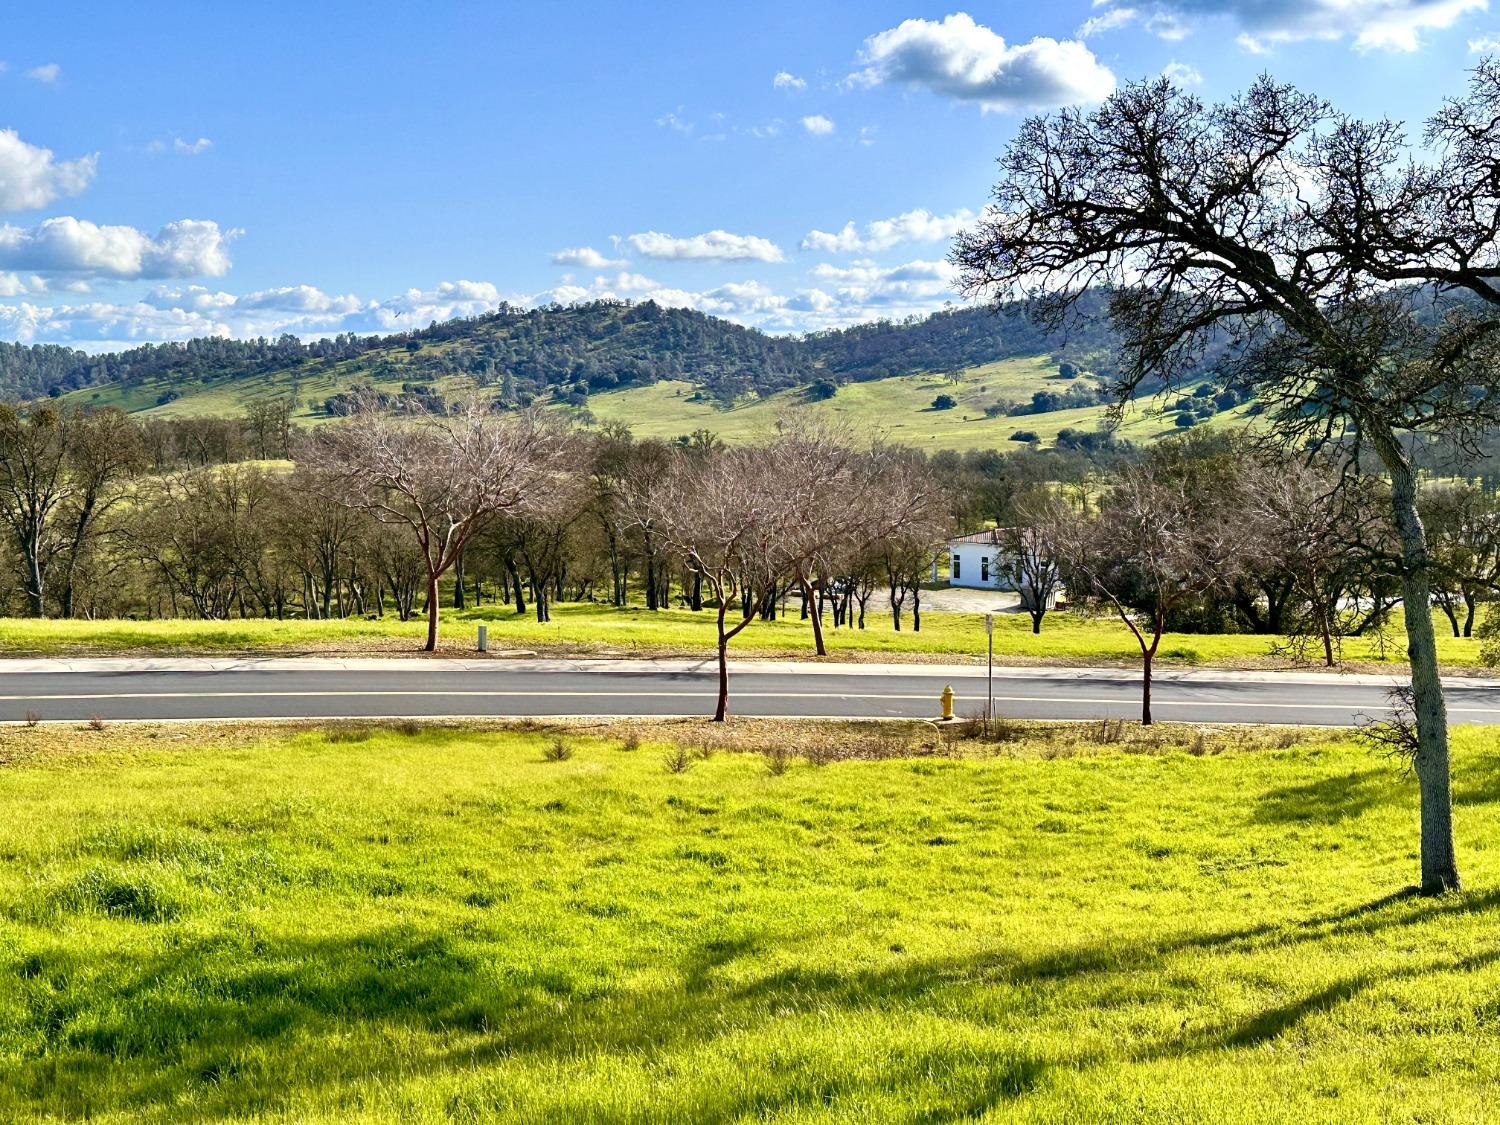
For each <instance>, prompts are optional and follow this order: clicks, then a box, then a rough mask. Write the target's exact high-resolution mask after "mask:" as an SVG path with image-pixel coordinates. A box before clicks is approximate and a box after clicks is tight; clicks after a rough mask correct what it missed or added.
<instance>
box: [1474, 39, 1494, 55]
mask: <svg viewBox="0 0 1500 1125" xmlns="http://www.w3.org/2000/svg"><path fill="white" fill-rule="evenodd" d="M1494 51H1500V35H1481V36H1480V37H1479V38H1478V39H1470V40H1469V54H1471V55H1488V54H1490V53H1492V52H1494Z"/></svg>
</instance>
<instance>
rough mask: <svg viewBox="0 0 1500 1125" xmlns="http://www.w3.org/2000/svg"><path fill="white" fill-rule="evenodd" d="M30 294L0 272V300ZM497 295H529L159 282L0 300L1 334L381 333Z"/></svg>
mask: <svg viewBox="0 0 1500 1125" xmlns="http://www.w3.org/2000/svg"><path fill="white" fill-rule="evenodd" d="M33 280H36V279H33ZM34 292H37V290H36V289H34V288H31V287H29V286H28V285H27V284H26V283H24V282H23V283H22V284H21V285H20V286H19V287H16V286H13V285H11V284H10V283H9V282H8V280H7V275H5V274H0V298H3V297H14V296H22V295H27V294H30V293H34ZM502 300H509V301H510V302H512V303H514V304H525V303H527V301H528V298H527V297H525V296H516V295H510V296H507V295H505V294H502V293H501V292H500V290H499V289H498V288H497V287H496V286H494V285H493V284H491V283H490V282H487V281H445V282H442V283H440V284H438V285H436V286H433V287H432V288H431V289H420V288H412V289H407V290H406V291H404V292H402V293H399V294H396V295H395V296H392V297H388V298H386V299H385V300H372V299H368V298H361V297H358V296H356V295H354V294H352V293H344V294H338V293H327V292H324V291H323V290H321V289H319V288H318V287H317V286H313V285H288V286H283V287H279V288H272V289H261V290H256V291H254V292H251V293H241V294H233V293H226V292H222V291H220V290H216V289H210V288H207V287H205V286H202V285H186V286H165V285H160V286H157V287H155V288H154V289H152V290H151V291H150V292H149V293H147V294H146V295H145V296H144V297H142V298H140V299H139V300H135V301H126V302H118V303H115V302H106V301H88V302H78V303H70V304H53V305H45V304H41V303H38V302H35V301H24V300H23V301H20V302H16V303H10V304H6V303H0V336H3V337H6V338H10V339H16V340H21V341H25V342H31V341H43V340H46V341H55V342H58V343H68V344H73V345H75V346H82V347H85V348H88V349H90V350H108V349H111V348H120V347H126V346H129V345H131V344H135V343H140V342H143V341H148V340H153V341H154V340H187V339H191V338H192V337H194V336H231V337H236V338H240V339H244V338H250V337H255V336H277V335H280V334H281V333H283V332H290V333H293V334H295V335H298V336H302V337H305V338H312V337H317V336H331V335H334V334H336V333H339V332H357V333H361V334H372V333H388V332H397V331H404V330H406V329H410V328H416V327H426V326H427V324H428V323H430V322H431V321H434V320H439V321H442V320H449V319H451V318H453V317H456V316H475V315H478V314H480V313H484V312H488V311H491V310H493V309H494V308H495V307H496V306H497V305H498V304H499V303H500V302H501V301H502Z"/></svg>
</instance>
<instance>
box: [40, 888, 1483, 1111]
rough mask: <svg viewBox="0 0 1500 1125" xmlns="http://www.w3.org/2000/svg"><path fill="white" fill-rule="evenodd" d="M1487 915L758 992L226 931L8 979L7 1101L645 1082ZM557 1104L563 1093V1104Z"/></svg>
mask: <svg viewBox="0 0 1500 1125" xmlns="http://www.w3.org/2000/svg"><path fill="white" fill-rule="evenodd" d="M1497 906H1500V891H1495V892H1491V893H1489V894H1486V895H1466V896H1455V897H1450V898H1445V899H1438V900H1432V899H1423V898H1417V897H1414V896H1412V895H1410V894H1409V893H1408V892H1401V893H1398V894H1395V895H1388V896H1383V897H1382V898H1380V899H1376V900H1374V901H1372V902H1367V903H1361V904H1357V905H1355V906H1352V907H1350V908H1347V909H1345V910H1340V911H1335V912H1331V913H1328V914H1324V915H1318V916H1314V917H1311V918H1307V919H1303V920H1298V921H1292V922H1290V923H1285V924H1264V925H1256V926H1247V927H1240V928H1233V929H1227V930H1221V931H1214V932H1208V933H1175V934H1167V935H1163V936H1162V937H1160V938H1159V939H1156V940H1150V939H1148V940H1144V941H1140V940H1137V941H1123V940H1117V941H1115V942H1107V943H1096V944H1084V945H1078V946H1073V947H1068V948H1063V949H1054V950H1050V951H1047V952H1045V953H1043V954H1041V955H1038V956H1025V955H1019V954H1017V953H1016V952H1014V951H1011V950H1005V949H996V950H993V951H990V952H987V953H984V954H981V955H978V956H974V955H965V956H953V957H934V958H900V959H896V960H894V961H892V962H890V963H881V964H878V965H874V966H866V967H852V966H851V967H849V968H808V967H805V966H792V967H789V968H783V969H779V970H777V971H774V972H763V973H759V974H756V973H755V965H754V961H753V959H754V958H756V957H758V956H760V955H761V954H762V952H763V951H764V950H765V949H766V948H767V947H768V946H771V945H774V946H775V947H776V948H778V949H783V950H784V949H786V948H788V946H789V945H793V944H794V943H795V940H796V939H795V938H794V937H789V936H788V935H786V934H781V933H779V934H777V935H776V936H775V937H774V939H773V938H769V937H767V936H766V935H762V934H753V933H745V934H739V935H735V936H731V937H724V938H720V939H715V940H712V941H709V942H705V943H702V944H700V945H698V946H695V947H691V948H687V949H685V950H683V951H682V952H681V953H680V954H679V955H678V956H677V957H675V958H674V959H672V962H671V965H672V968H673V969H674V972H673V974H672V975H673V978H674V980H673V983H671V984H667V985H653V986H650V987H636V986H630V985H624V984H615V983H613V982H612V981H610V980H608V979H607V978H598V977H590V976H588V975H586V973H578V972H569V971H568V967H567V965H566V962H565V961H564V962H561V963H560V964H559V965H552V964H549V963H546V962H543V963H540V964H529V965H518V964H501V963H496V962H494V961H492V960H490V959H488V958H486V957H485V956H484V954H483V947H482V946H476V945H474V944H472V943H468V944H460V943H459V942H458V941H457V940H455V939H453V938H450V937H449V936H447V935H446V934H443V933H441V932H433V931H422V930H417V929H388V930H380V931H372V932H369V933H365V934H361V935H358V936H356V937H353V938H348V939H311V938H308V939H279V940H276V941H274V942H266V941H265V940H263V939H262V940H247V939H244V938H242V937H240V936H238V935H228V934H226V935H222V936H219V937H216V938H198V939H196V940H193V939H191V938H190V936H189V935H190V933H191V931H188V932H187V933H186V934H185V935H184V938H183V940H182V941H180V942H179V943H177V944H176V945H175V946H174V947H173V949H172V951H171V952H169V953H163V954H160V955H157V956H153V957H128V956H123V955H122V956H119V957H117V958H115V959H114V961H113V963H112V964H111V965H110V966H109V971H108V973H107V974H101V975H98V976H96V977H94V978H93V980H92V981H91V982H90V984H89V986H88V989H87V990H86V991H85V990H84V989H83V987H82V986H79V987H78V988H76V989H75V988H70V987H69V979H68V978H69V974H70V971H71V967H70V966H69V965H68V964H66V963H58V964H49V963H48V962H47V960H46V958H45V957H40V958H35V959H33V960H34V961H35V963H31V962H28V963H27V965H26V966H25V967H24V972H22V973H21V974H20V976H21V977H22V978H23V980H22V986H23V996H22V1001H23V1005H24V1009H25V1011H26V1012H27V1017H26V1024H27V1026H25V1027H23V1028H20V1029H18V1030H19V1031H20V1032H21V1033H22V1040H21V1041H28V1040H29V1041H34V1042H36V1043H38V1044H39V1045H40V1046H41V1048H42V1049H41V1050H39V1051H38V1052H37V1053H36V1054H34V1055H32V1056H31V1057H28V1058H26V1059H25V1060H24V1061H23V1062H22V1063H21V1065H20V1067H18V1068H17V1071H18V1072H17V1073H16V1074H15V1075H14V1076H13V1081H14V1086H13V1091H14V1093H13V1095H12V1096H17V1095H19V1096H20V1097H22V1098H23V1099H25V1101H23V1102H22V1103H21V1104H23V1105H27V1106H28V1107H29V1108H33V1109H36V1110H41V1111H44V1112H51V1113H53V1114H55V1115H58V1116H63V1117H78V1116H82V1115H85V1114H87V1113H94V1114H98V1113H101V1112H105V1111H113V1112H122V1113H126V1114H131V1113H135V1114H141V1115H145V1114H146V1113H147V1112H148V1111H155V1110H161V1109H162V1108H163V1107H166V1106H170V1105H171V1104H174V1103H176V1102H180V1100H181V1099H182V1098H183V1097H184V1093H185V1092H186V1093H187V1094H188V1095H189V1096H190V1098H191V1104H192V1105H193V1106H194V1107H195V1109H196V1110H201V1111H202V1112H203V1114H204V1115H205V1116H214V1115H225V1116H227V1115H234V1114H237V1113H243V1112H246V1110H247V1107H249V1108H252V1109H254V1110H255V1111H256V1112H264V1113H268V1114H271V1115H273V1116H274V1115H275V1114H276V1113H277V1112H280V1111H281V1110H282V1109H284V1108H285V1106H286V1105H287V1104H288V1099H289V1097H290V1096H291V1094H292V1093H294V1092H295V1090H296V1089H300V1091H301V1092H302V1093H304V1094H306V1095H308V1096H313V1097H317V1096H319V1095H320V1093H322V1094H326V1096H327V1097H328V1098H330V1099H333V1101H334V1103H335V1104H337V1099H338V1098H339V1097H341V1096H344V1095H343V1093H342V1092H343V1091H344V1090H348V1089H351V1088H352V1087H354V1086H355V1085H357V1084H358V1083H361V1082H371V1083H380V1084H384V1085H387V1086H389V1085H390V1084H393V1083H394V1084H399V1083H400V1081H401V1080H402V1079H403V1078H405V1077H409V1076H411V1075H414V1074H420V1073H432V1074H438V1073H441V1074H450V1075H453V1074H461V1073H463V1072H464V1071H466V1070H470V1069H474V1068H476V1067H492V1066H495V1065H500V1064H503V1063H504V1061H505V1060H507V1059H510V1060H519V1061H522V1062H524V1061H525V1060H527V1059H534V1060H537V1061H539V1062H541V1063H544V1064H546V1065H547V1066H551V1067H556V1066H561V1065H565V1064H569V1063H577V1062H580V1061H587V1060H589V1059H594V1058H615V1059H622V1058H623V1059H637V1060H641V1061H642V1065H648V1064H649V1061H650V1060H651V1059H652V1058H654V1057H659V1056H661V1055H663V1054H670V1052H672V1051H674V1050H683V1051H689V1050H691V1049H694V1048H699V1047H702V1046H704V1045H707V1044H712V1043H713V1042H714V1041H715V1040H717V1039H719V1038H721V1037H724V1036H732V1035H735V1034H738V1033H742V1032H746V1031H754V1030H755V1029H757V1028H760V1027H763V1026H767V1025H771V1024H774V1023H776V1022H777V1021H781V1020H784V1019H788V1018H792V1019H795V1018H802V1017H811V1018H816V1019H819V1020H823V1019H827V1018H831V1017H837V1016H838V1015H840V1014H844V1015H849V1016H859V1015H862V1014H869V1013H882V1014H885V1015H889V1016H894V1017H895V1018H896V1019H898V1020H899V1019H901V1018H902V1017H910V1018H915V1017H917V1016H919V1015H921V1014H931V1015H935V1016H938V1017H940V1018H951V1017H952V1016H953V1013H954V1012H955V1011H956V1010H957V1011H962V1010H964V1007H965V1005H966V1004H968V1003H970V1002H971V1000H972V997H973V996H974V995H975V992H976V990H982V991H983V992H984V993H985V994H989V995H992V996H993V995H994V994H995V993H996V992H997V991H998V992H999V993H1001V994H1002V995H1003V993H1004V990H1007V989H1014V990H1016V991H1017V993H1018V994H1028V995H1033V996H1034V997H1035V996H1036V995H1038V990H1040V993H1039V995H1040V998H1041V1003H1043V1004H1044V1006H1045V1005H1054V1004H1055V1005H1063V1006H1066V1005H1067V1004H1069V1003H1074V1004H1076V1003H1092V1002H1093V1001H1092V1000H1091V999H1090V998H1089V994H1088V992H1087V991H1086V990H1085V992H1084V993H1082V994H1081V995H1078V996H1074V997H1072V998H1070V997H1069V995H1068V990H1069V989H1070V988H1071V987H1072V986H1074V985H1087V984H1089V983H1090V982H1100V981H1103V982H1108V981H1109V980H1110V979H1112V978H1114V977H1120V978H1121V979H1128V978H1129V976H1131V975H1133V974H1134V973H1137V972H1140V971H1155V970H1160V969H1162V968H1163V967H1165V966H1166V965H1167V964H1168V962H1169V961H1170V960H1171V958H1173V957H1174V956H1176V955H1178V954H1180V953H1183V952H1190V951H1201V952H1217V953H1222V954H1224V955H1229V956H1233V955H1239V954H1248V953H1256V952H1261V951H1264V950H1266V949H1268V948H1272V947H1274V948H1276V949H1277V950H1284V951H1285V952H1286V954H1287V955H1288V956H1295V955H1296V953H1295V951H1296V948H1297V947H1298V946H1299V945H1301V944H1303V943H1311V942H1318V941H1322V940H1325V939H1327V938H1329V937H1330V936H1335V935H1345V934H1351V933H1360V934H1370V933H1376V932H1379V931H1382V930H1386V929H1389V928H1394V927H1399V926H1405V925H1411V924H1418V923H1423V922H1430V921H1433V920H1436V919H1443V918H1450V917H1453V916H1457V915H1460V914H1468V913H1475V912H1479V911H1483V910H1489V909H1492V908H1495V907H1497ZM1497 956H1500V953H1496V952H1481V953H1476V954H1474V955H1473V956H1472V957H1470V958H1467V959H1465V960H1464V961H1461V962H1458V963H1455V964H1445V963H1443V962H1442V961H1441V959H1429V960H1427V961H1424V962H1422V963H1420V964H1414V965H1413V966H1412V967H1411V968H1409V969H1401V970H1398V971H1395V972H1391V973H1387V974H1374V973H1362V974H1360V975H1357V976H1354V977H1351V978H1349V979H1347V980H1341V981H1335V982H1333V983H1332V984H1329V985H1327V986H1326V987H1323V988H1321V989H1318V990H1317V991H1315V992H1313V993H1310V994H1309V995H1307V996H1305V997H1301V998H1299V999H1297V1000H1294V1001H1292V1002H1290V1003H1287V1004H1283V1005H1278V1006H1276V1007H1272V1008H1267V1009H1266V1010H1264V1011H1261V1012H1257V1013H1255V1014H1254V1015H1252V1016H1251V1017H1249V1018H1247V1019H1243V1020H1241V1021H1238V1022H1234V1023H1226V1024H1223V1025H1216V1026H1207V1027H1204V1028H1201V1029H1198V1030H1195V1031H1192V1032H1189V1033H1186V1034H1184V1035H1181V1036H1173V1037H1171V1038H1169V1039H1166V1040H1163V1041H1158V1042H1156V1043H1155V1044H1146V1045H1143V1046H1142V1048H1141V1049H1140V1050H1139V1052H1134V1053H1127V1054H1126V1055H1124V1056H1121V1055H1118V1054H1115V1053H1112V1054H1111V1055H1110V1056H1109V1057H1108V1058H1103V1057H1101V1058H1097V1059H1091V1058H1088V1057H1085V1056H1082V1055H1070V1056H1066V1057H1047V1056H1044V1055H1041V1054H1037V1053H1031V1052H1027V1051H1025V1050H1022V1049H1020V1047H1019V1045H1017V1044H1014V1043H1007V1042H1006V1041H1005V1040H1004V1039H1000V1038H997V1041H996V1044H995V1049H994V1051H993V1052H991V1053H989V1054H986V1055H981V1056H980V1057H979V1059H978V1060H977V1061H976V1060H975V1057H974V1052H973V1045H972V1044H971V1043H970V1044H963V1045H959V1044H955V1045H954V1046H953V1047H952V1048H951V1050H950V1049H949V1048H946V1047H944V1046H942V1045H941V1044H939V1045H938V1046H937V1047H931V1046H928V1047H923V1048H920V1049H918V1048H916V1047H912V1048H911V1049H910V1051H909V1054H908V1055H905V1056H903V1055H901V1054H900V1053H899V1051H898V1052H896V1053H895V1054H894V1055H893V1059H894V1061H893V1062H892V1063H891V1064H890V1065H889V1066H888V1067H887V1069H886V1072H884V1073H882V1075H881V1078H880V1081H881V1082H882V1083H887V1084H889V1088H891V1089H902V1090H903V1091H920V1095H921V1097H922V1098H923V1104H922V1105H921V1106H920V1107H918V1109H920V1111H921V1112H923V1113H925V1114H926V1118H925V1119H926V1120H930V1121H943V1120H959V1119H962V1118H964V1117H970V1116H977V1115H979V1114H982V1113H983V1112H985V1111H986V1110H989V1109H992V1108H994V1107H997V1106H1000V1105H1003V1104H1004V1103H1005V1102H1006V1101H1007V1100H1009V1099H1014V1098H1017V1097H1021V1096H1024V1095H1025V1094H1026V1093H1027V1092H1029V1091H1031V1090H1033V1089H1035V1088H1036V1087H1037V1086H1038V1085H1040V1084H1042V1083H1043V1082H1044V1081H1045V1079H1046V1075H1047V1073H1048V1072H1049V1070H1051V1069H1054V1068H1057V1069H1077V1068H1080V1067H1086V1066H1090V1065H1094V1064H1097V1063H1106V1062H1108V1061H1111V1060H1112V1059H1118V1058H1120V1057H1135V1058H1138V1059H1141V1060H1149V1059H1167V1058H1173V1057H1183V1056H1186V1055H1188V1054H1191V1053H1195V1052H1201V1051H1208V1050H1217V1049H1238V1048H1245V1047H1252V1046H1255V1045H1257V1044H1261V1043H1265V1042H1268V1041H1270V1040H1273V1039H1275V1038H1277V1037H1278V1036H1281V1035H1283V1034H1286V1033H1287V1032H1288V1031H1289V1030H1291V1029H1293V1028H1295V1027H1297V1026H1298V1025H1299V1024H1301V1023H1302V1022H1303V1021H1304V1020H1306V1019H1307V1018H1308V1017H1309V1016H1311V1015H1313V1014H1315V1013H1319V1012H1327V1011H1330V1010H1332V1009H1334V1008H1336V1007H1337V1006H1339V1005H1340V1004H1342V1003H1344V1002H1346V1001H1347V1000H1349V999H1351V998H1353V997H1355V996H1357V995H1359V994H1360V993H1361V992H1363V991H1365V990H1366V989H1368V988H1369V987H1371V986H1373V985H1375V984H1377V983H1381V982H1383V981H1389V980H1394V979H1399V978H1402V977H1406V976H1414V975H1419V974H1422V973H1428V972H1437V971H1448V970H1453V969H1464V968H1468V967H1473V968H1478V967H1482V966H1483V965H1488V964H1491V963H1493V962H1494V961H1495V960H1496V958H1497ZM1033 1002H1036V1001H1035V1000H1033V1001H1028V1003H1033ZM386 1031H390V1032H391V1033H392V1034H391V1035H390V1037H389V1038H388V1040H386V1041H388V1042H394V1043H404V1044H407V1046H406V1047H403V1048H401V1049H399V1051H398V1050H397V1049H394V1048H390V1047H387V1048H385V1049H384V1050H383V1051H381V1050H373V1049H372V1050H369V1051H365V1052H363V1053H361V1052H359V1051H355V1052H351V1050H350V1045H351V1044H353V1045H355V1046H356V1047H358V1046H360V1045H368V1044H371V1043H378V1042H381V1041H382V1040H383V1039H385V1035H384V1033H385V1032H386ZM950 1056H951V1057H950ZM965 1067H967V1070H965V1069H964V1068H965ZM960 1074H962V1075H963V1077H962V1079H960V1078H959V1077H956V1076H957V1075H960ZM288 1075H294V1077H288ZM934 1075H936V1076H937V1077H934ZM653 1080H660V1081H670V1080H668V1079H653ZM861 1081H863V1080H862V1079H857V1078H855V1077H853V1076H844V1077H840V1076H833V1077H830V1076H829V1075H828V1074H827V1073H823V1072H821V1070H820V1068H818V1067H810V1068H799V1067H790V1068H788V1067H781V1068H774V1067H773V1068H768V1069H767V1070H766V1072H765V1073H764V1074H760V1073H757V1074H756V1077H755V1079H754V1080H753V1081H741V1082H738V1083H733V1084H727V1085H725V1086H724V1087H722V1088H715V1089H714V1091H713V1092H711V1093H705V1094H703V1095H702V1096H703V1097H705V1098H710V1099H712V1104H703V1105H701V1106H700V1105H697V1104H696V1103H694V1107H693V1115H695V1116H704V1117H736V1116H746V1115H763V1114H767V1113H772V1112H775V1111H777V1110H778V1109H785V1108H789V1107H811V1108H817V1107H819V1106H821V1105H824V1104H826V1101H827V1099H829V1098H832V1097H836V1096H839V1095H840V1094H843V1093H850V1094H855V1095H858V1094H860V1093H861V1092H865V1093H868V1092H869V1091H867V1090H864V1089H863V1088H856V1086H857V1084H858V1083H859V1082H861ZM294 1088H295V1089H294ZM564 1096H565V1092H559V1094H558V1097H559V1099H561V1098H563V1097H564ZM693 1096H695V1097H696V1096H697V1095H693ZM525 1108H526V1107H517V1111H518V1112H519V1111H520V1110H522V1109H525Z"/></svg>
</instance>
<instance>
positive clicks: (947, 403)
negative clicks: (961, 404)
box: [932, 395, 958, 410]
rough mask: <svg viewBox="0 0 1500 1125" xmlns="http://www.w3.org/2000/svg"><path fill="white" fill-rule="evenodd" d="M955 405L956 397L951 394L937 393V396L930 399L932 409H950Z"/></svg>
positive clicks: (956, 403) (956, 402)
mask: <svg viewBox="0 0 1500 1125" xmlns="http://www.w3.org/2000/svg"><path fill="white" fill-rule="evenodd" d="M957 405H958V399H956V398H954V397H953V396H952V395H938V396H937V398H935V399H933V400H932V408H933V409H934V410H952V409H953V408H954V407H955V406H957Z"/></svg>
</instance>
